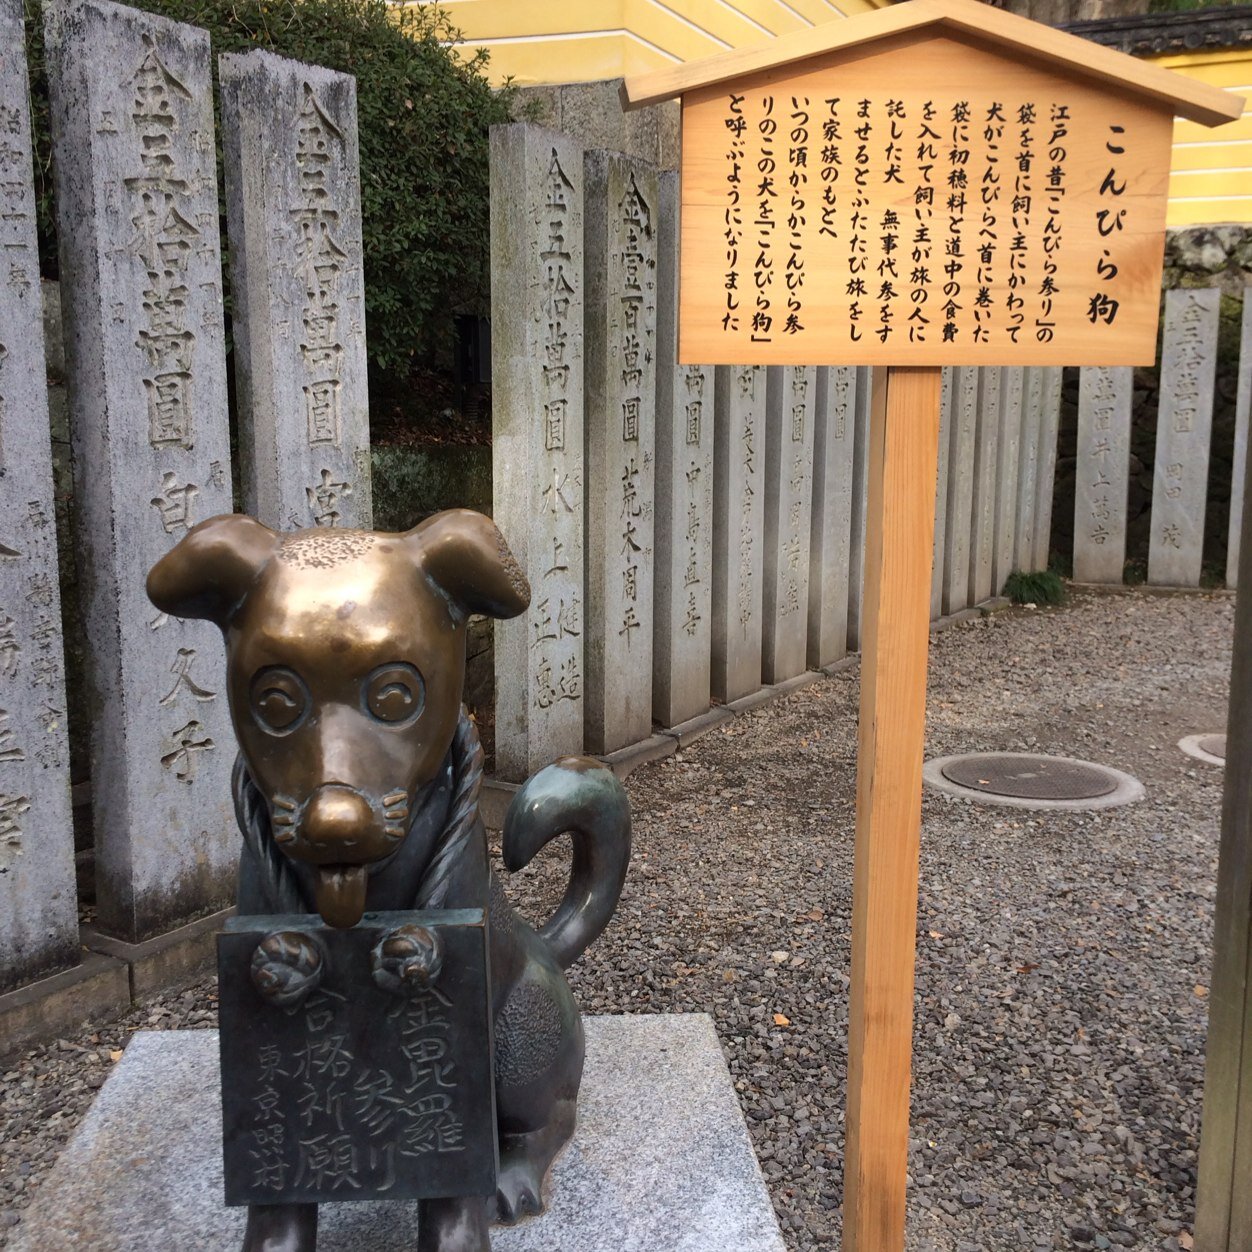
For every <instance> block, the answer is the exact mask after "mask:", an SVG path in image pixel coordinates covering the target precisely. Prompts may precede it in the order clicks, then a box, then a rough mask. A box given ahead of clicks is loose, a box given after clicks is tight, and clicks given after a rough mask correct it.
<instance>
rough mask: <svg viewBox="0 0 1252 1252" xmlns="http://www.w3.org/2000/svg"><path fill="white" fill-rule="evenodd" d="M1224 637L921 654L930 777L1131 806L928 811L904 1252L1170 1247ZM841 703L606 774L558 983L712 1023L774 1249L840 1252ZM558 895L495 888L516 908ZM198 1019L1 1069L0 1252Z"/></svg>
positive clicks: (1169, 609) (1077, 618) (800, 695)
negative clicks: (115, 1080)
mask: <svg viewBox="0 0 1252 1252" xmlns="http://www.w3.org/2000/svg"><path fill="white" fill-rule="evenodd" d="M1232 623H1233V601H1232V600H1230V599H1228V598H1224V597H1222V598H1218V597H1206V596H1201V595H1196V596H1185V597H1173V598H1168V597H1152V596H1146V595H1138V594H1131V595H1110V596H1099V597H1097V596H1081V597H1079V598H1077V599H1076V600H1075V601H1074V602H1073V603H1072V604H1071V605H1070V606H1069V607H1067V608H1064V609H1057V610H1048V611H1046V612H1045V611H1032V610H1029V609H1019V610H1013V611H1011V612H1005V613H1001V614H997V615H995V616H993V617H990V618H987V619H984V620H981V621H977V622H973V623H968V624H965V625H961V626H958V627H955V628H953V629H950V630H947V631H944V632H943V633H941V634H939V635H938V636H936V637H935V639H934V647H933V649H932V660H931V677H930V706H929V708H930V713H929V720H928V740H927V754H928V755H932V756H938V755H946V754H948V753H954V752H963V751H973V750H1003V751H1036V752H1055V753H1059V754H1066V755H1072V756H1077V757H1081V758H1084V759H1088V760H1093V761H1097V762H1101V763H1105V764H1109V765H1114V766H1117V767H1118V768H1121V769H1124V770H1127V771H1128V772H1130V773H1132V774H1134V775H1135V776H1136V777H1138V778H1139V779H1140V780H1141V781H1142V782H1143V783H1144V785H1145V786H1146V787H1147V790H1148V798H1147V799H1146V800H1145V801H1143V802H1141V803H1139V804H1135V805H1131V806H1129V807H1126V808H1121V809H1114V810H1105V811H1103V812H1100V813H1091V814H1084V813H1075V812H1060V811H1052V812H1046V813H1044V812H1029V811H1024V810H1018V809H1007V808H995V807H991V806H982V805H975V804H970V803H968V802H965V801H961V800H955V799H952V798H950V797H945V796H941V795H938V794H934V793H929V792H928V793H927V795H926V798H925V802H924V810H923V828H922V890H921V899H920V910H919V917H918V966H917V995H916V1032H915V1062H914V1064H915V1081H914V1090H913V1120H912V1134H913V1136H914V1137H913V1140H912V1148H911V1162H910V1164H911V1180H912V1186H911V1188H910V1191H909V1232H908V1248H909V1252H978V1250H980V1249H992V1250H995V1252H999V1250H1001V1249H1004V1250H1006V1252H1008V1250H1012V1252H1019V1250H1023V1252H1034V1250H1036V1249H1040V1250H1041V1249H1056V1248H1074V1247H1077V1248H1087V1247H1096V1248H1109V1247H1138V1248H1145V1249H1160V1250H1162V1252H1177V1250H1178V1249H1186V1248H1189V1247H1190V1246H1191V1238H1190V1233H1189V1231H1190V1224H1191V1220H1192V1215H1193V1208H1194V1187H1195V1169H1196V1148H1197V1137H1198V1130H1199V1119H1200V1105H1201V1087H1202V1082H1203V1047H1204V1032H1205V1023H1206V995H1207V982H1208V977H1209V966H1210V961H1211V951H1210V943H1211V933H1212V902H1213V884H1214V878H1215V873H1216V858H1217V837H1218V823H1219V812H1220V804H1221V771H1220V769H1217V768H1214V767H1212V766H1208V765H1205V764H1203V763H1201V762H1197V761H1194V760H1192V759H1191V758H1189V757H1187V756H1184V755H1183V754H1182V753H1181V752H1180V751H1179V750H1178V749H1177V747H1176V746H1175V744H1176V741H1177V740H1178V739H1179V738H1181V737H1182V736H1183V735H1185V734H1189V733H1198V732H1206V731H1221V730H1224V729H1225V702H1226V691H1227V682H1228V675H1229V666H1230V639H1231V631H1232ZM857 698H858V678H857V673H856V670H855V668H852V669H849V670H846V671H844V672H842V673H840V674H838V675H836V676H835V677H833V678H831V679H827V680H823V681H822V682H820V683H817V684H814V685H813V686H811V687H808V688H805V689H804V690H801V691H799V692H796V693H794V694H792V695H791V696H789V697H787V698H786V699H784V700H781V701H779V702H777V703H775V704H773V705H772V706H769V707H767V708H763V709H760V710H758V711H757V712H755V713H753V714H751V715H749V716H746V717H743V718H740V719H737V720H736V721H734V722H733V723H731V724H730V725H728V726H727V727H725V728H723V729H720V730H718V731H716V732H714V733H712V734H710V735H707V736H706V737H705V738H704V739H702V740H700V741H699V742H697V743H696V744H694V745H692V747H690V748H689V749H687V751H685V752H683V753H681V754H679V755H678V756H675V757H672V758H670V759H668V760H666V761H662V762H659V763H656V764H653V765H649V766H645V767H643V768H641V769H640V770H638V771H637V772H636V773H635V774H634V775H632V777H631V778H630V780H629V782H628V788H629V790H630V793H631V797H632V800H633V803H634V807H635V829H636V840H637V843H636V848H637V851H636V857H635V862H634V866H633V869H632V874H631V878H630V880H629V882H628V884H627V888H626V892H625V895H624V897H623V901H622V905H621V908H620V910H619V912H618V916H617V918H616V919H615V921H614V922H613V924H612V926H611V927H610V929H609V931H608V932H607V933H606V934H605V936H604V937H603V938H602V939H601V940H600V941H599V942H598V943H597V944H596V945H595V946H594V947H593V948H592V950H591V952H589V953H588V955H587V956H586V957H585V958H584V959H583V961H582V962H581V963H580V964H579V965H578V966H577V967H576V968H575V970H573V971H572V976H571V981H572V983H573V985H574V988H575V991H576V993H577V994H578V995H579V997H580V999H581V1001H582V1003H583V1006H584V1008H585V1009H586V1010H587V1011H589V1012H617V1013H620V1012H635V1013H638V1012H651V1013H659V1012H684V1011H686V1012H690V1011H704V1012H709V1013H711V1014H712V1015H713V1017H714V1019H715V1021H716V1023H717V1029H718V1033H719V1035H720V1036H721V1039H722V1043H723V1046H724V1048H725V1051H726V1055H727V1059H728V1061H729V1063H730V1068H731V1072H732V1074H733V1076H734V1080H735V1085H736V1088H737V1089H738V1091H739V1095H740V1100H741V1102H742V1105H743V1109H744V1113H745V1115H746V1116H747V1119H748V1124H749V1127H750V1128H751V1132H752V1136H753V1140H754V1143H755V1145H756V1149H757V1153H758V1155H759V1156H760V1159H761V1164H762V1168H763V1169H764V1171H765V1174H766V1177H767V1179H768V1181H769V1185H770V1189H771V1192H772V1194H773V1198H774V1203H775V1207H776V1208H777V1211H778V1215H779V1219H780V1221H781V1223H782V1226H783V1229H784V1232H785V1234H786V1237H787V1242H788V1246H789V1247H790V1248H792V1249H795V1250H797V1252H808V1250H809V1249H827V1248H834V1247H836V1246H837V1245H838V1238H839V1205H840V1203H841V1200H842V1180H841V1175H840V1166H841V1155H842V1151H843V1106H844V1072H845V1062H846V1027H847V986H848V977H847V970H848V965H849V930H850V917H851V887H850V882H851V866H852V831H853V824H854V806H855V801H854V791H855V777H854V775H855V740H856V709H857ZM550 859H551V862H555V863H557V864H559V863H560V858H559V856H555V855H554V856H552V857H551V858H550ZM559 878H560V875H559V873H558V872H557V871H556V870H555V869H554V868H553V867H552V866H551V865H549V866H548V867H546V868H544V869H541V870H537V871H528V872H527V873H525V874H523V875H521V876H520V878H519V879H514V880H513V882H512V883H511V886H510V894H511V895H512V896H513V898H514V899H515V900H517V901H518V902H519V903H520V904H521V905H522V907H523V909H524V910H525V911H527V912H528V913H531V914H533V915H535V916H542V915H543V914H544V910H545V909H546V908H547V907H548V906H549V905H550V904H551V903H552V902H553V900H554V898H555V892H556V890H557V889H558V887H559ZM215 1007H216V1005H215V1001H214V994H213V986H212V983H211V982H210V981H205V982H202V983H201V984H199V985H198V986H196V987H194V988H192V989H191V990H189V991H186V992H184V993H181V994H175V995H169V996H165V997H161V998H159V999H156V1000H153V1001H151V1002H149V1003H148V1004H146V1005H144V1006H143V1007H142V1008H140V1009H138V1010H137V1011H136V1012H134V1013H133V1014H132V1015H131V1016H130V1017H129V1018H127V1019H126V1020H125V1021H123V1022H121V1023H118V1024H114V1025H109V1026H101V1027H98V1028H95V1029H86V1030H84V1031H83V1032H82V1033H81V1034H80V1035H77V1036H75V1037H73V1038H69V1039H65V1040H60V1041H58V1042H57V1043H55V1044H52V1045H49V1046H46V1047H42V1048H39V1049H36V1050H33V1051H30V1052H27V1053H24V1054H22V1055H20V1056H18V1057H13V1058H11V1059H10V1061H9V1062H8V1066H7V1071H6V1072H4V1075H3V1089H2V1091H0V1130H2V1134H0V1205H3V1206H4V1207H3V1208H0V1246H3V1244H4V1242H5V1237H4V1230H5V1229H6V1228H8V1227H11V1226H13V1225H15V1224H16V1223H17V1222H18V1221H20V1217H21V1208H22V1206H23V1205H24V1203H25V1199H26V1194H27V1192H28V1191H29V1190H30V1189H31V1188H33V1187H34V1186H36V1185H37V1184H38V1182H39V1179H40V1177H41V1176H42V1174H43V1173H44V1171H45V1170H46V1169H47V1168H48V1166H49V1165H50V1164H51V1163H52V1161H53V1160H54V1159H55V1157H56V1154H57V1152H58V1151H59V1149H60V1147H61V1145H62V1144H63V1143H64V1141H65V1139H66V1137H67V1136H68V1135H69V1133H70V1132H71V1131H72V1129H73V1127H74V1125H75V1124H76V1123H77V1120H78V1118H79V1117H80V1116H81V1115H82V1113H83V1111H84V1110H85V1109H86V1108H87V1106H88V1104H89V1103H90V1101H91V1098H92V1095H93V1093H94V1091H95V1089H96V1088H97V1087H98V1086H99V1085H100V1083H101V1082H102V1081H103V1078H104V1077H105V1075H106V1074H107V1072H108V1069H109V1066H110V1064H111V1063H112V1061H113V1060H115V1059H116V1054H118V1053H119V1051H120V1049H121V1048H123V1047H124V1046H125V1042H126V1040H127V1038H128V1037H129V1035H130V1033H131V1032H133V1031H134V1030H137V1029H146V1028H189V1027H190V1028H195V1027H203V1026H211V1025H212V1024H213V1022H214V1015H215Z"/></svg>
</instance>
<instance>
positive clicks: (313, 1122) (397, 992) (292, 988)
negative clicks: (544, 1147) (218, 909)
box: [218, 909, 498, 1205]
mask: <svg viewBox="0 0 1252 1252" xmlns="http://www.w3.org/2000/svg"><path fill="white" fill-rule="evenodd" d="M218 978H219V985H220V993H219V994H220V1016H221V1057H222V1137H223V1144H224V1149H225V1175H226V1203H227V1204H232V1205H233V1204H278V1203H287V1202H292V1201H322V1200H367V1199H378V1200H381V1199H387V1200H412V1199H425V1198H428V1197H440V1196H471V1195H492V1194H494V1193H495V1188H496V1172H497V1162H498V1148H497V1141H496V1118H495V1084H494V1082H493V1080H492V1039H491V1019H490V1013H489V1007H488V1006H489V977H488V965H487V936H486V925H485V922H484V914H483V911H482V910H480V909H458V910H432V911H429V912H412V913H367V914H366V915H365V917H364V918H363V919H362V920H361V922H360V923H359V924H358V925H356V926H354V927H352V928H351V929H348V930H336V929H333V928H331V927H328V926H326V925H324V924H323V923H322V921H321V919H320V918H319V917H317V916H316V915H304V914H301V915H291V916H281V917H236V918H232V919H231V920H230V921H229V922H228V923H227V926H226V930H225V932H224V933H222V934H221V935H219V936H218Z"/></svg>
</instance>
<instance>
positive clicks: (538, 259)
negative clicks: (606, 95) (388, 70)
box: [491, 123, 586, 780]
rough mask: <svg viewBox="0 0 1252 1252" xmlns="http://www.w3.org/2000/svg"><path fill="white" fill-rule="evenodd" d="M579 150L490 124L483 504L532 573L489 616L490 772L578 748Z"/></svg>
mask: <svg viewBox="0 0 1252 1252" xmlns="http://www.w3.org/2000/svg"><path fill="white" fill-rule="evenodd" d="M583 305H584V298H583V150H582V147H581V146H580V145H579V144H577V143H575V142H574V141H573V140H572V139H569V138H567V137H566V136H564V135H558V134H556V133H555V132H554V131H549V130H544V129H542V128H540V127H538V126H531V125H527V124H525V123H518V124H516V125H512V126H496V127H493V128H492V130H491V376H492V380H493V384H494V386H493V396H492V410H491V412H492V416H491V421H492V450H491V460H492V509H493V514H494V517H495V521H496V525H497V526H499V528H500V530H501V532H502V533H503V534H504V536H505V538H506V539H507V540H508V543H509V546H510V548H511V549H512V550H513V553H514V555H515V556H516V557H517V559H518V561H519V562H520V563H521V567H522V569H523V570H524V571H525V573H526V577H527V579H528V580H529V581H530V587H531V597H530V608H529V609H528V610H527V611H526V612H525V613H524V614H522V615H521V616H520V617H517V618H514V619H513V620H512V621H507V622H497V623H496V627H495V630H496V637H495V671H496V771H497V773H499V774H500V775H501V776H502V777H504V778H511V779H515V780H516V779H521V778H524V777H526V776H527V775H528V774H530V773H532V772H533V771H534V770H536V769H539V768H540V767H541V766H543V765H546V764H547V763H548V762H549V761H551V760H553V759H554V758H555V757H558V756H563V755H566V754H568V753H571V752H581V751H582V748H583V704H584V700H585V684H584V674H585V662H584V640H585V637H586V636H585V628H586V627H585V617H586V614H585V611H584V609H585V600H584V597H585V595H586V592H585V588H584V586H583V564H584V551H585V548H584V525H585V521H584V514H583V487H584V483H585V463H584V447H583V434H584V427H583Z"/></svg>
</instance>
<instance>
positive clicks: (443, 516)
mask: <svg viewBox="0 0 1252 1252" xmlns="http://www.w3.org/2000/svg"><path fill="white" fill-rule="evenodd" d="M406 539H407V541H408V543H409V544H410V545H411V546H412V548H413V553H414V558H415V560H416V561H417V562H418V564H419V565H420V566H421V567H422V569H423V571H424V572H425V573H426V576H427V577H428V578H429V579H430V580H431V581H432V582H433V583H434V584H435V585H436V586H437V587H438V588H439V589H440V590H441V591H442V592H443V593H444V594H445V595H446V596H447V597H448V598H449V599H450V600H451V601H452V602H453V604H454V605H456V606H458V607H459V608H460V609H461V610H462V611H463V612H464V613H465V614H467V615H468V614H470V613H488V614H490V615H491V616H492V617H516V616H517V615H518V614H519V613H521V612H522V611H523V610H524V609H525V608H526V606H527V605H528V604H529V603H530V584H529V583H528V582H527V581H526V575H525V574H523V573H522V567H521V566H520V565H518V563H517V558H516V557H515V556H514V555H513V553H512V552H510V551H509V545H508V544H507V543H505V542H504V536H503V535H502V534H501V533H500V532H499V531H498V530H497V529H496V527H495V524H494V523H493V522H492V521H491V519H490V518H489V517H484V516H483V515H482V514H481V513H475V512H474V511H473V510H472V509H448V510H447V511H446V512H443V513H436V514H435V515H434V517H429V518H427V519H426V521H424V522H422V524H421V525H420V526H415V527H414V528H413V529H412V530H411V531H409V532H408V535H407V536H406Z"/></svg>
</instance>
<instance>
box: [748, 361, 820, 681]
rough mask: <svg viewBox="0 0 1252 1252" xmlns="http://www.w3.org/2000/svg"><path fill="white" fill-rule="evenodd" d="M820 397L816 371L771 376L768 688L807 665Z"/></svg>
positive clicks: (782, 369) (764, 631)
mask: <svg viewBox="0 0 1252 1252" xmlns="http://www.w3.org/2000/svg"><path fill="white" fill-rule="evenodd" d="M816 399H817V377H816V370H815V369H813V368H812V367H807V368H806V367H802V366H790V365H786V366H776V367H774V368H772V369H770V370H768V371H767V375H766V400H765V552H764V555H765V570H764V588H763V589H764V594H765V603H764V609H763V613H762V618H761V649H762V651H761V670H762V677H763V678H764V679H765V681H766V682H768V683H778V682H783V681H785V680H786V679H788V678H794V677H795V676H796V675H797V674H801V673H803V672H804V669H805V667H806V658H807V635H808V603H809V535H810V528H811V526H812V520H813V519H812V510H813V426H814V404H815V401H816Z"/></svg>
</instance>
